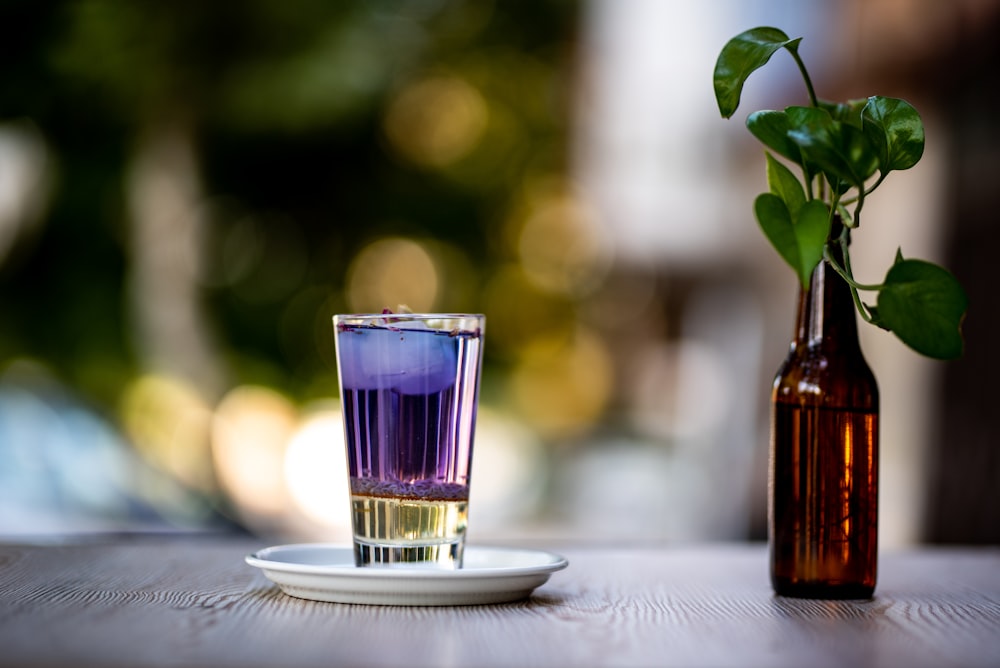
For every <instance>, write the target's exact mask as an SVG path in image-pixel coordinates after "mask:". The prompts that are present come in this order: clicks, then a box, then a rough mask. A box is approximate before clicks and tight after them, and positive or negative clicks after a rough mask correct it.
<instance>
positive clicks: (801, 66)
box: [788, 46, 819, 107]
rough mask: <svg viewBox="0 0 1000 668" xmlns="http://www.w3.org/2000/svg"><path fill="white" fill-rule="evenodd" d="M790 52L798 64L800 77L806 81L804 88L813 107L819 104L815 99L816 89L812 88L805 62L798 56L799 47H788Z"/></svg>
mask: <svg viewBox="0 0 1000 668" xmlns="http://www.w3.org/2000/svg"><path fill="white" fill-rule="evenodd" d="M788 51H789V52H790V53H791V54H792V58H794V59H795V64H796V65H798V66H799V72H801V73H802V78H803V79H804V80H805V82H806V90H807V91H808V92H809V104H810V105H812V106H813V107H818V106H819V100H818V99H816V91H815V90H813V84H812V79H810V78H809V72H808V70H806V64H805V63H804V62H802V58H800V57H799V49H798V47H797V46H796V48H794V49H788Z"/></svg>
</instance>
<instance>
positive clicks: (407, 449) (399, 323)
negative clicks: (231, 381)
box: [333, 313, 485, 568]
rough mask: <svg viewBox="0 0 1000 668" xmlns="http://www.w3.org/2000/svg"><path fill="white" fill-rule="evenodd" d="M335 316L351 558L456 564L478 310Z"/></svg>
mask: <svg viewBox="0 0 1000 668" xmlns="http://www.w3.org/2000/svg"><path fill="white" fill-rule="evenodd" d="M333 322H334V329H335V333H336V342H337V364H338V372H339V377H340V392H341V401H342V404H343V411H344V430H345V435H346V443H347V466H348V473H349V475H350V491H351V518H352V525H353V529H354V552H355V560H356V563H357V564H358V565H359V566H372V565H422V566H431V567H439V568H459V567H461V564H462V551H463V548H464V544H465V530H466V524H467V518H468V503H469V473H470V468H471V464H472V445H473V437H474V432H475V426H476V409H477V403H478V399H479V375H480V361H481V359H482V343H483V329H484V325H485V318H484V317H483V316H482V315H462V314H456V315H452V314H399V315H394V314H388V313H385V314H378V315H373V314H361V315H337V316H334V319H333Z"/></svg>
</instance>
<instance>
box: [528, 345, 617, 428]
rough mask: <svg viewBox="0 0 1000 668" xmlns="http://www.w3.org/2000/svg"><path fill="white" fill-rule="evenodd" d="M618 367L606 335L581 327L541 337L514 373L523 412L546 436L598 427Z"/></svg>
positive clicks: (529, 347)
mask: <svg viewBox="0 0 1000 668" xmlns="http://www.w3.org/2000/svg"><path fill="white" fill-rule="evenodd" d="M613 384H614V371H613V367H612V363H611V357H610V355H609V353H608V350H607V348H606V347H605V345H604V343H603V341H602V340H601V339H600V337H598V336H596V335H595V334H594V333H592V332H590V331H588V330H587V329H585V328H583V327H580V328H578V329H577V330H575V331H574V332H572V333H571V334H570V335H569V336H559V337H548V338H538V339H535V340H534V341H532V342H531V343H529V344H528V345H527V346H526V347H525V348H524V350H523V351H522V353H521V355H520V356H519V359H518V361H517V364H516V366H515V368H514V370H513V372H512V374H511V379H510V391H511V396H512V398H513V401H514V403H515V405H516V406H517V408H518V410H519V412H520V413H521V414H522V415H523V416H524V418H525V419H526V420H527V421H528V423H529V424H531V425H533V426H534V427H535V428H537V429H538V430H539V431H540V432H541V433H542V434H543V435H545V437H547V438H552V439H563V438H568V437H571V436H578V435H580V434H582V433H584V432H586V430H588V429H589V428H591V427H593V426H594V424H595V423H596V422H597V420H598V419H599V418H600V417H601V416H602V412H603V411H604V409H605V408H606V407H607V404H608V401H609V399H610V397H611V391H612V388H613Z"/></svg>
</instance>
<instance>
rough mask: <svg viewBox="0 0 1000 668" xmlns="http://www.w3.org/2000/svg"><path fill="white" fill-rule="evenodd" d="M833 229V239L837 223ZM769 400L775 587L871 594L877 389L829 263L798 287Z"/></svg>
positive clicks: (821, 594) (823, 594)
mask: <svg viewBox="0 0 1000 668" xmlns="http://www.w3.org/2000/svg"><path fill="white" fill-rule="evenodd" d="M834 228H835V229H834V231H833V233H832V235H831V238H832V236H833V235H837V234H839V233H840V224H839V222H835V223H834ZM835 257H836V258H837V259H838V261H840V262H842V261H843V259H842V258H840V257H839V256H838V255H835ZM771 403H772V406H771V411H772V412H771V452H770V472H769V486H770V490H769V492H770V498H769V506H768V528H769V531H770V552H771V584H772V586H773V587H774V591H775V593H777V594H779V595H782V596H796V597H803V598H828V599H846V598H870V597H871V595H872V593H873V592H874V590H875V576H876V566H877V551H878V542H877V539H878V387H877V385H876V382H875V376H874V375H873V374H872V372H871V369H869V367H868V364H867V363H866V362H865V359H864V357H863V356H862V354H861V347H860V345H859V344H858V330H857V321H856V316H855V307H854V302H853V297H852V295H851V291H850V288H849V287H848V285H847V283H846V282H845V281H844V280H843V279H841V278H840V277H839V276H837V275H836V273H835V272H834V270H833V269H832V268H831V267H830V266H829V265H828V264H827V262H826V261H823V262H820V264H819V266H818V267H817V268H816V270H815V271H814V272H813V274H812V278H811V280H810V284H809V289H808V290H805V289H804V290H802V291H801V294H800V297H799V309H798V317H797V324H796V332H795V340H794V341H793V342H792V345H791V349H790V350H789V353H788V357H787V358H786V359H785V361H784V362H783V363H782V365H781V368H780V369H779V370H778V373H777V376H776V378H775V380H774V387H773V392H772V395H771Z"/></svg>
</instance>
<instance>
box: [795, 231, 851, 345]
mask: <svg viewBox="0 0 1000 668" xmlns="http://www.w3.org/2000/svg"><path fill="white" fill-rule="evenodd" d="M839 230H840V224H839V221H838V222H835V223H834V232H832V233H831V238H833V236H834V234H836V235H839V233H840V232H839ZM831 248H832V251H833V257H834V259H835V260H837V262H840V263H843V257H841V252H840V247H839V245H836V244H834V245H833V246H832V247H831ZM795 344H796V347H798V346H809V347H814V348H815V347H821V348H824V349H828V350H833V349H839V350H843V351H848V350H852V351H853V350H860V346H859V344H858V327H857V316H856V312H855V306H854V297H853V295H852V294H851V288H850V286H849V285H848V284H847V282H846V281H844V279H843V278H841V277H840V276H838V275H837V272H836V271H835V270H834V269H833V267H831V266H830V265H829V263H828V262H827V261H826V260H823V261H822V262H820V263H819V264H818V265H817V266H816V269H814V270H813V273H812V277H811V278H810V280H809V287H808V289H801V291H800V294H799V310H798V317H797V327H796V335H795Z"/></svg>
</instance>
